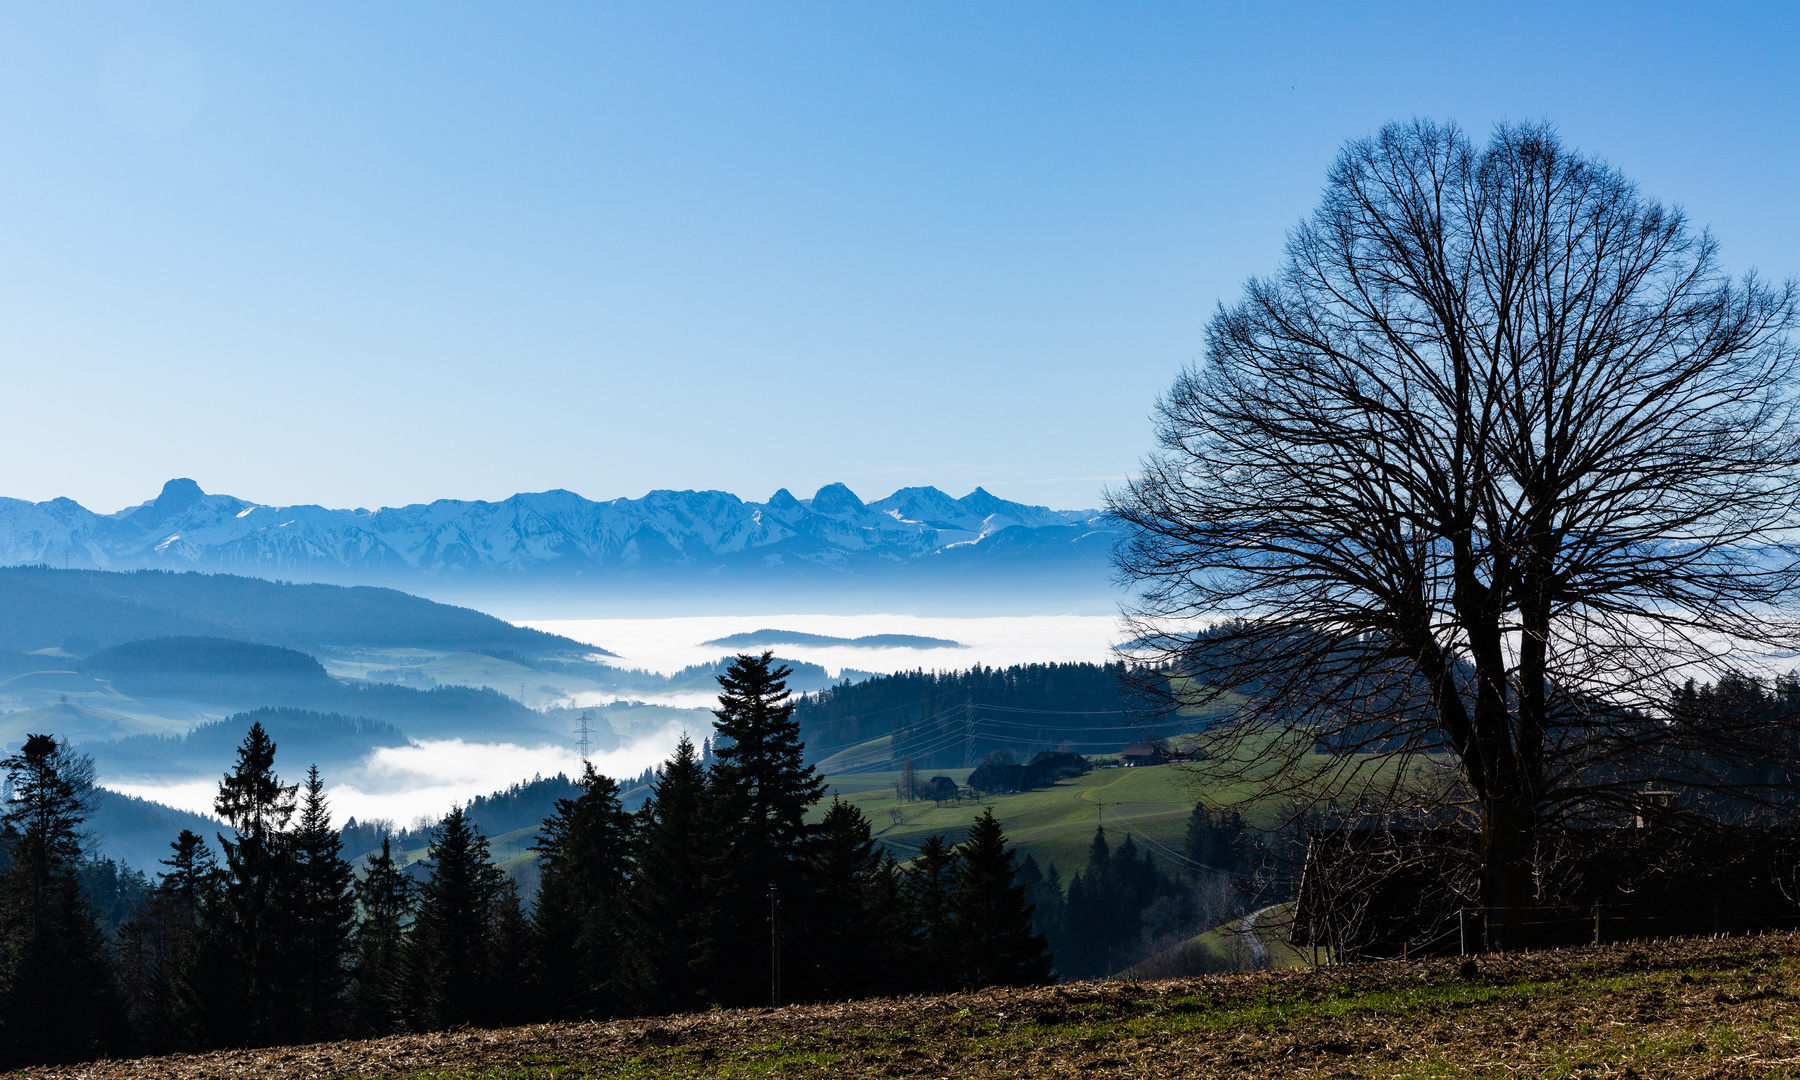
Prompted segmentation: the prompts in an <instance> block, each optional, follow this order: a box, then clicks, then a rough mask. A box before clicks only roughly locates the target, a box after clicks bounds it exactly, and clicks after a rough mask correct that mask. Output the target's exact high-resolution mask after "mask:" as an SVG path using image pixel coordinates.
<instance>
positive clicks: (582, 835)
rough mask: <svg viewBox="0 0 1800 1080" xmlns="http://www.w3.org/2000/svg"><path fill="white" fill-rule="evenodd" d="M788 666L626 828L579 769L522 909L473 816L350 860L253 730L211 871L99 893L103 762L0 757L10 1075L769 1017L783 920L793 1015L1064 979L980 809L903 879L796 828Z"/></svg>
mask: <svg viewBox="0 0 1800 1080" xmlns="http://www.w3.org/2000/svg"><path fill="white" fill-rule="evenodd" d="M784 674H785V670H784V669H781V668H779V667H772V665H771V661H770V657H769V655H768V654H764V655H762V656H760V657H740V658H739V659H738V661H737V662H735V663H734V664H733V665H732V666H731V668H730V670H729V671H728V672H727V673H726V674H725V675H723V676H721V677H720V680H719V682H720V685H721V687H722V690H723V693H722V694H721V696H720V707H719V709H718V710H717V712H716V716H717V723H716V730H715V737H714V739H713V740H712V742H713V746H714V748H715V753H716V758H715V760H714V761H712V762H711V764H710V765H707V764H703V763H702V757H701V753H700V752H698V751H696V748H695V747H694V746H693V745H692V744H691V743H690V742H688V741H686V740H683V741H682V743H681V744H680V746H679V748H678V749H677V751H676V754H675V756H674V758H673V759H672V760H670V761H669V762H668V763H667V764H666V765H665V766H664V768H663V769H662V770H661V771H660V773H659V774H658V775H656V777H655V778H654V781H653V782H652V785H651V787H652V792H651V796H650V798H649V799H648V800H647V801H646V802H645V803H644V804H643V806H642V807H641V809H639V810H637V811H635V812H628V811H626V810H625V809H624V807H623V806H621V805H620V800H619V791H620V789H619V785H618V784H617V783H616V782H615V781H613V780H611V779H609V778H607V777H604V776H599V775H596V774H595V773H594V772H593V771H592V770H591V769H590V770H589V771H588V772H587V774H586V775H585V776H584V777H583V778H582V779H581V781H580V782H579V784H577V785H576V786H575V787H574V789H572V790H571V791H570V797H567V798H562V799H559V800H557V801H556V803H555V805H554V810H553V813H552V814H551V816H550V817H549V819H548V820H545V821H544V822H543V823H542V829H541V832H540V833H539V836H538V843H537V850H538V853H539V863H540V870H541V885H540V888H539V890H538V894H537V897H536V900H535V903H534V904H532V905H531V906H530V907H529V908H528V907H527V906H526V905H524V904H523V903H521V900H520V897H519V895H518V893H517V891H516V889H515V888H514V886H513V884H512V882H511V881H510V880H509V878H508V877H507V876H506V874H504V873H503V872H502V871H501V870H500V869H499V868H498V867H497V866H495V865H494V863H493V861H492V859H491V858H490V857H489V850H488V841H487V838H486V835H485V834H484V833H483V831H482V830H481V829H480V828H479V827H478V826H477V825H476V824H475V822H474V821H473V819H472V818H471V816H470V814H469V813H468V811H467V809H466V808H464V807H457V808H455V809H453V810H452V811H451V812H450V814H449V815H448V816H447V817H445V818H444V819H443V821H441V822H440V823H439V824H438V825H437V826H436V828H434V829H433V830H432V831H431V837H430V846H429V849H428V851H427V852H426V855H425V858H424V859H423V860H422V863H421V866H420V867H416V868H408V867H405V866H402V865H401V860H400V858H398V857H396V854H395V852H394V850H393V848H392V845H391V842H386V841H384V842H383V843H382V844H381V846H380V848H379V849H378V850H377V851H375V852H374V853H373V854H372V855H369V856H366V857H365V858H363V859H361V860H360V862H361V864H362V865H361V866H360V867H353V866H352V864H351V862H350V860H349V859H347V858H346V857H345V853H344V848H343V842H344V841H343V835H342V833H341V832H340V831H339V830H336V829H334V828H333V827H332V823H331V820H330V813H329V808H328V806H327V804H326V799H325V793H324V791H325V789H324V783H323V781H322V779H321V777H320V774H319V771H318V770H317V768H313V769H311V770H310V771H309V772H308V774H307V775H306V778H305V780H304V782H302V783H298V784H288V783H284V782H283V781H282V779H281V778H280V776H279V775H278V774H277V772H276V767H275V766H276V762H275V751H276V746H275V743H274V741H273V740H271V739H270V738H269V736H268V734H267V732H266V731H265V730H264V729H263V728H262V727H261V726H260V725H256V724H253V725H252V726H251V728H250V730H249V733H248V734H247V735H246V737H245V738H244V741H243V743H242V744H241V745H240V746H239V748H238V752H237V760H236V762H235V764H234V765H233V767H232V769H231V770H230V771H229V772H228V773H227V774H226V775H225V777H224V779H223V781H222V782H221V784H220V789H219V794H218V798H217V801H216V803H215V808H216V810H217V812H218V813H219V815H220V816H221V817H222V818H223V819H224V820H225V821H226V822H227V824H229V826H230V827H231V830H232V832H231V835H230V836H224V835H221V836H219V837H218V841H219V844H220V847H221V849H222V851H223V858H222V859H220V858H218V857H217V856H216V855H215V853H214V849H213V847H212V846H211V845H209V844H208V842H207V841H206V840H205V839H204V838H202V837H200V836H199V835H197V834H195V833H194V832H192V831H187V830H184V831H183V832H182V833H181V835H180V836H179V837H177V838H176V839H175V840H174V842H173V843H172V844H171V846H170V853H169V856H168V858H166V859H164V860H163V862H162V870H161V871H160V872H159V873H158V874H157V878H156V882H155V884H154V885H151V884H150V883H149V882H147V881H145V880H144V879H143V878H142V877H141V876H138V875H134V874H132V873H131V872H129V871H124V870H122V869H120V868H118V867H117V866H116V865H114V866H112V867H111V870H110V877H108V871H107V870H106V869H105V868H104V867H100V868H97V867H96V864H94V863H93V862H92V860H86V859H84V857H83V855H82V851H81V836H82V833H81V826H82V822H83V820H84V819H85V817H86V815H87V813H88V807H89V805H90V801H91V792H92V766H91V763H90V762H88V760H87V759H86V758H84V757H82V756H80V755H78V754H75V753H73V752H72V751H71V750H69V748H68V747H67V746H66V745H65V744H60V743H58V742H57V741H56V740H54V739H53V738H51V737H49V736H46V735H33V736H31V737H30V738H28V739H27V741H26V743H25V745H24V748H23V749H22V750H21V751H20V752H19V753H17V754H15V755H13V756H11V757H8V758H6V759H5V761H4V762H3V763H0V764H3V765H4V768H5V769H6V773H7V776H8V779H9V784H10V786H11V789H12V797H11V800H10V801H9V802H8V803H7V804H6V807H5V817H4V825H3V828H4V834H3V836H0V840H3V841H4V843H0V875H3V878H0V880H3V887H0V889H3V891H0V1068H7V1067H12V1066H19V1065H25V1064H32V1063H54V1062H67V1061H75V1060H83V1059H89V1058H94V1057H98V1056H103V1055H110V1056H120V1055H127V1054H132V1053H154V1052H168V1051H177V1050H197V1049H205V1048H213V1047H237V1046H253V1045H273V1044H288V1043H303V1042H311V1041H318V1040H324V1039H331V1038H337V1037H344V1036H361V1035H379V1034H384V1033H389V1032H396V1031H416V1030H428V1029H435V1028H442V1027H446V1026H450V1025H455V1024H462V1023H469V1024H476V1025H500V1024H512V1023H523V1022H528V1021H537V1020H552V1019H580V1018H597V1017H606V1016H615V1015H628V1014H643V1013H651V1012H660V1011H668V1010H679V1009H693V1008H706V1007H708V1006H711V1005H725V1006H729V1005H746V1004H763V1003H767V1002H768V1001H769V998H770V993H771V974H772V973H771V970H770V968H771V929H772V927H771V919H770V915H771V910H772V908H773V907H775V906H776V905H778V923H777V925H778V926H779V928H780V929H779V939H778V940H779V945H778V948H779V959H780V965H781V966H780V971H781V978H780V985H779V993H780V994H781V996H782V999H783V1000H784V1001H794V1000H819V999H829V998H845V997H853V996H862V995H870V994H882V993H906V992H924V991H934V990H944V989H951V988H956V987H969V986H983V985H995V984H1005V985H1021V984H1031V983H1040V982H1045V981H1048V980H1049V979H1050V978H1052V972H1051V963H1052V959H1051V955H1050V953H1049V952H1048V950H1047V947H1046V941H1045V939H1044V937H1043V936H1042V935H1041V934H1039V933H1038V932H1036V931H1035V930H1034V928H1033V925H1032V912H1031V908H1030V903H1029V900H1028V897H1027V892H1028V890H1029V889H1030V888H1031V887H1032V886H1031V885H1030V883H1028V882H1027V881H1026V880H1023V879H1022V878H1024V877H1029V875H1021V874H1020V873H1019V867H1018V866H1017V864H1016V863H1015V857H1014V854H1013V852H1012V850H1011V849H1010V848H1008V847H1007V845H1006V838H1005V836H1004V835H1003V834H1002V832H1001V828H1000V825H999V824H998V822H996V821H995V820H994V818H993V816H992V814H991V812H990V813H986V814H984V815H983V816H982V817H981V818H979V819H978V820H977V821H976V823H975V824H974V826H973V827H972V828H971V829H970V830H969V833H968V836H967V838H966V839H965V840H964V841H963V842H962V843H961V844H957V845H954V846H953V845H950V844H949V843H947V842H946V841H944V840H943V839H942V838H938V839H936V840H934V841H933V842H932V843H931V844H930V845H928V846H929V848H930V853H929V857H926V858H921V859H918V860H914V862H913V863H911V864H909V865H907V866H905V867H902V866H901V865H900V864H898V863H897V862H896V861H895V859H894V858H893V856H892V855H891V854H889V853H887V852H886V851H885V850H883V849H881V848H880V847H878V845H877V844H876V843H875V842H874V840H873V838H872V836H871V830H870V826H869V822H868V821H867V819H866V818H864V816H863V815H862V813H861V812H860V811H859V810H857V809H856V808H855V807H853V806H851V805H849V804H847V803H843V802H837V801H834V802H833V803H832V804H831V805H830V806H829V807H828V808H827V809H826V811H825V813H824V816H823V819H822V820H821V821H819V822H818V823H816V824H809V823H808V822H807V817H808V811H809V810H811V809H813V808H814V807H815V806H816V805H817V804H818V803H819V802H820V801H821V798H822V791H823V782H822V781H821V779H820V778H819V777H818V776H817V775H816V774H815V773H814V771H813V770H812V769H811V768H810V767H809V766H807V765H806V764H805V763H804V761H803V754H804V750H805V748H804V745H803V744H802V742H801V740H800V729H799V725H798V724H797V723H796V722H795V719H794V715H793V712H794V707H793V703H792V702H791V701H790V700H789V698H788V694H787V691H786V688H785V685H784V683H783V676H784ZM505 801H506V800H504V799H502V800H501V802H505ZM491 809H499V807H494V808H491ZM1084 880H1085V879H1084Z"/></svg>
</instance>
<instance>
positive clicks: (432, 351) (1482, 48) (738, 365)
mask: <svg viewBox="0 0 1800 1080" xmlns="http://www.w3.org/2000/svg"><path fill="white" fill-rule="evenodd" d="M1797 91H1800V6H1796V5H1793V4H1791V3H1790V4H1768V5H1762V6H1757V5H1728V4H1721V3H1712V4H1699V3H1696V4H1690V5H1680V6H1664V5H1654V4H1644V3H1632V4H1617V5H1602V4H1580V5H1577V4H1567V3H1553V4H1536V5H1534V4H1527V3H1516V2H1512V3H1504V4H1502V3H1494V4H1487V5H1476V4H1448V3H1442V2H1434V3H1429V4H1418V5H1383V4H1362V3H1356V4H1346V3H1330V4H1318V5H1280V4H1245V3H1234V4H1217V5H1209V4H1200V3H1182V4H1166V5H1159V4H1149V3H1124V4H1119V3H1098V2H1094V3H1085V4H1057V3H1047V2H1046V3H1036V2H1034V3H1013V4H996V3H969V2H961V0H958V2H954V3H933V2H906V3H864V2H849V0H845V2H841V3H831V4H799V3H752V2H745V0H731V2H728V3H719V4H710V5H697V4H680V3H670V2H657V3H641V4H605V3H589V2H583V3H563V4H552V3H539V4H494V3H487V4H447V3H441V2H433V3H400V2H386V0H384V2H382V3H355V4H330V3H308V4H268V3H231V4H216V5H208V4H203V3H182V4H160V3H148V2H141V0H133V2H131V3H120V4H115V5H107V4H84V3H64V2H57V3H9V4H6V5H4V6H0V365H3V370H4V375H5V378H4V381H3V383H0V394H3V395H4V397H3V398H0V402H3V403H4V411H3V412H0V415H3V416H4V423H5V426H4V439H5V447H6V454H5V458H4V461H5V468H4V470H3V472H0V478H3V480H0V495H10V496H14V497H20V498H31V499H45V498H50V497H53V496H57V495H67V496H70V497H73V498H75V499H78V500H80V501H81V502H83V503H84V504H86V505H88V506H90V507H92V508H94V509H99V510H112V509H117V508H119V507H121V506H124V505H128V504H131V503H135V502H139V501H141V500H143V499H146V498H149V497H151V496H153V495H154V494H155V492H156V490H157V489H158V487H159V486H160V484H161V483H162V481H163V480H165V479H167V478H169V477H171V476H191V477H193V478H194V479H196V480H198V481H199V482H200V484H201V485H202V486H203V487H205V488H207V489H208V490H210V491H225V492H229V493H231V494H235V495H239V496H242V497H244V498H250V499H256V500H260V501H265V502H279V503H295V502H319V503H324V504H326V505H331V506H344V507H352V506H370V507H373V506H377V505H393V504H399V503H405V502H413V501H423V500H429V499H433V498H440V497H455V498H500V497H504V496H506V495H508V494H511V493H513V492H515V491H521V490H526V491H529V490H541V489H545V488H551V487H566V488H570V489H572V490H575V491H578V492H580V493H582V494H584V495H587V496H589V497H593V498H613V497H616V496H620V495H626V496H634V497H635V496H638V495H641V494H643V492H645V491H646V490H648V489H651V488H657V487H674V488H690V487H692V488H709V487H710V488H723V489H726V490H730V491H733V492H736V493H738V494H741V495H743V496H745V497H749V498H757V499H761V498H766V497H767V496H768V495H769V493H770V492H772V491H773V490H774V489H775V488H777V487H781V486H786V487H789V488H791V489H793V490H794V491H795V492H796V493H798V494H801V495H803V496H804V495H805V494H808V493H810V492H811V491H812V490H813V489H815V488H816V487H818V486H819V485H821V484H824V483H827V482H830V481H834V480H842V481H845V482H846V483H848V484H850V485H851V486H852V487H853V488H855V489H856V490H857V491H858V492H860V493H861V494H863V495H864V496H865V497H878V496H881V495H885V494H887V493H888V492H889V491H891V490H892V489H893V488H895V487H899V486H902V485H907V484H936V485H938V486H939V487H942V488H945V489H947V490H949V491H951V493H952V494H957V495H960V494H963V493H964V492H966V491H968V490H969V489H970V488H972V487H974V486H975V485H977V484H981V485H984V486H986V487H987V488H988V489H989V490H991V491H993V492H995V493H996V494H999V495H1003V496H1007V497H1010V498H1016V499H1021V500H1025V501H1029V502H1039V503H1048V504H1052V505H1056V506H1060V507H1077V506H1088V505H1093V504H1094V503H1096V502H1097V500H1098V498H1099V494H1100V491H1101V489H1102V488H1103V486H1104V485H1106V484H1107V483H1110V482H1114V481H1116V480H1117V478H1119V477H1121V476H1123V475H1124V474H1125V473H1127V472H1128V471H1129V470H1130V469H1131V468H1132V466H1133V465H1134V463H1135V462H1136V461H1137V460H1138V458H1139V457H1140V455H1142V454H1143V453H1144V452H1145V451H1146V450H1147V449H1148V448H1149V424H1148V422H1147V419H1146V414H1147V412H1148V410H1149V408H1150V406H1151V404H1152V401H1153V399H1154V397H1155V395H1156V394H1157V393H1158V392H1159V391H1160V390H1161V389H1163V388H1164V387H1165V386H1166V385H1167V384H1168V383H1169V381H1170V379H1171V378H1172V376H1173V375H1174V373H1175V372H1176V371H1177V370H1178V369H1179V367H1180V366H1181V365H1182V364H1184V363H1187V362H1189V361H1191V360H1192V359H1193V358H1194V357H1195V356H1196V355H1197V353H1198V352H1199V350H1200V347H1201V336H1200V332H1201V327H1202V325H1203V324H1204V322H1205V320H1206V318H1207V316H1208V314H1209V313H1210V311H1211V310H1212V308H1213V307H1214V305H1215V304H1217V303H1218V302H1219V301H1220V300H1222V299H1229V298H1230V297H1231V296H1232V295H1233V294H1234V293H1235V291H1236V289H1237V288H1238V286H1239V284H1240V283H1241V282H1242V280H1243V279H1244V278H1245V277H1246V276H1247V275H1250V274H1254V273H1261V272H1264V271H1266V270H1268V269H1270V268H1271V267H1272V266H1273V265H1274V264H1275V263H1276V261H1277V259H1278V258H1279V255H1280V247H1281V243H1282V240H1283V235H1284V233H1285V231H1286V230H1287V229H1288V228H1289V227H1290V226H1291V225H1292V224H1293V223H1294V222H1295V221H1296V220H1297V219H1298V218H1299V217H1300V216H1301V215H1302V214H1304V213H1306V212H1308V211H1309V210H1310V209H1311V207H1312V205H1313V203H1314V202H1315V200H1316V198H1317V195H1318V192H1319V189H1320V185H1321V183H1322V180H1323V176H1324V171H1325V169H1326V167H1327V165H1328V164H1329V162H1330V160H1331V158H1332V156H1333V154H1334V153H1335V152H1336V150H1337V148H1338V147H1339V145H1340V144H1341V143H1342V142H1343V141H1344V140H1345V139H1347V138H1351V137H1355V136H1359V135H1363V134H1367V133H1368V132H1370V131H1372V130H1374V129H1375V128H1376V127H1378V126H1379V125H1380V124H1381V123H1382V122H1384V121H1386V120H1390V119H1404V118H1407V117H1410V116H1414V115H1425V116H1431V117H1436V118H1441V119H1453V120H1456V121H1458V122H1460V123H1462V124H1463V125H1465V126H1466V127H1468V128H1470V129H1472V130H1474V131H1475V132H1477V133H1478V134H1485V132H1486V130H1487V129H1488V128H1489V127H1490V126H1491V125H1492V124H1493V123H1494V122H1495V121H1497V120H1501V119H1528V118H1549V119H1550V120H1552V121H1554V122H1555V123H1556V124H1557V125H1559V127H1560V128H1561V130H1562V131H1563V133H1564V135H1565V137H1566V138H1567V139H1568V140H1569V141H1570V142H1571V143H1573V144H1575V145H1576V146H1578V147H1580V148H1582V149H1584V150H1587V151H1589V152H1593V153H1596V154H1599V155H1602V156H1604V157H1606V158H1608V159H1610V160H1611V161H1613V162H1614V163H1616V164H1618V165H1620V166H1621V167H1622V168H1623V169H1624V170H1625V171H1626V172H1627V173H1628V174H1630V175H1631V176H1633V177H1634V178H1635V179H1637V180H1638V182H1639V183H1640V184H1641V185H1642V186H1643V188H1644V189H1645V190H1646V191H1648V192H1649V193H1651V194H1654V195H1656V196H1658V197H1661V198H1664V199H1668V200H1670V201H1674V202H1679V203H1681V204H1683V205H1684V206H1685V207H1686V208H1687V209H1688V211H1689V212H1690V214H1691V215H1692V217H1693V218H1694V219H1695V220H1696V221H1698V222H1699V223H1701V224H1705V225H1710V226H1711V227H1713V228H1714V230H1715V231H1716V233H1717V234H1718V236H1719V237H1720V239H1721V240H1722V242H1723V249H1724V256H1725V260H1726V262H1727V264H1728V265H1729V266H1731V267H1733V268H1735V269H1747V268H1749V267H1752V266H1754V267H1757V268H1759V269H1760V270H1761V271H1762V272H1764V273H1765V274H1769V275H1772V276H1776V277H1785V276H1790V275H1794V274H1797V273H1800V199H1797V198H1796V196H1797V195H1800V92H1797Z"/></svg>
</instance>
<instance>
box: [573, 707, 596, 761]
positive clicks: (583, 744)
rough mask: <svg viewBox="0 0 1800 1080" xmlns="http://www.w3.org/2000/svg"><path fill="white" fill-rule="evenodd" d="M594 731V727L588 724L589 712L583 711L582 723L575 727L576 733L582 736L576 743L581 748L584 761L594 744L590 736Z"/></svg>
mask: <svg viewBox="0 0 1800 1080" xmlns="http://www.w3.org/2000/svg"><path fill="white" fill-rule="evenodd" d="M593 733H594V729H593V728H591V727H589V726H588V714H587V713H585V712H583V713H582V714H581V725H580V726H579V727H577V728H576V729H575V734H577V735H580V736H581V741H580V742H579V743H576V745H577V746H579V747H580V748H581V760H582V761H586V760H587V759H588V751H589V749H590V748H591V746H592V744H591V743H590V742H589V739H588V737H589V736H590V735H592V734H593Z"/></svg>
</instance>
